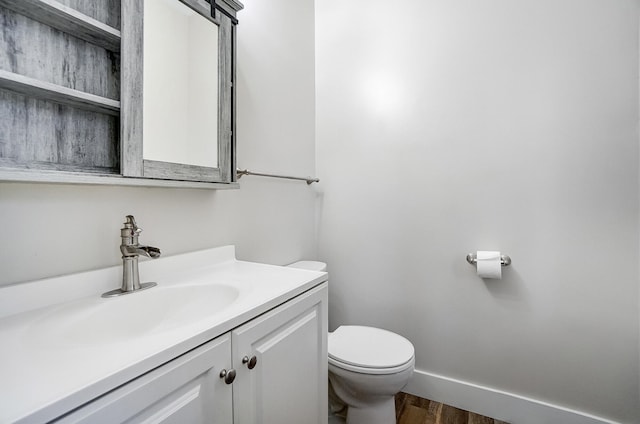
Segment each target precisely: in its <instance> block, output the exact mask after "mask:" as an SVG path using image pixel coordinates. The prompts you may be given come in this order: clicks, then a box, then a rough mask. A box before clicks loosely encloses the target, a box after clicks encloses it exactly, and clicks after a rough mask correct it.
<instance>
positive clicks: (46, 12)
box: [0, 0, 121, 52]
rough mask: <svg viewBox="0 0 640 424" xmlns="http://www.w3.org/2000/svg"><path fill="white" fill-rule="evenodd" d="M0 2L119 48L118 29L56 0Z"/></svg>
mask: <svg viewBox="0 0 640 424" xmlns="http://www.w3.org/2000/svg"><path fill="white" fill-rule="evenodd" d="M0 6H3V7H6V8H7V9H10V10H13V11H14V12H16V13H19V14H21V15H24V16H26V17H28V18H31V19H33V20H36V21H39V22H41V23H43V24H45V25H48V26H50V27H52V28H55V29H57V30H59V31H62V32H65V33H67V34H70V35H73V36H74V37H77V38H80V39H82V40H85V41H88V42H89V43H92V44H95V45H98V46H100V47H103V48H105V49H107V50H110V51H114V52H119V51H120V38H121V37H120V31H119V30H117V29H115V28H112V27H110V26H109V25H106V24H104V23H102V22H100V21H97V20H95V19H93V18H91V17H89V16H87V15H85V14H83V13H80V12H78V11H77V10H75V9H72V8H70V7H68V6H65V5H64V4H62V3H59V2H57V1H55V0H0Z"/></svg>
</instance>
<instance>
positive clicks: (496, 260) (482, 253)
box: [476, 250, 502, 280]
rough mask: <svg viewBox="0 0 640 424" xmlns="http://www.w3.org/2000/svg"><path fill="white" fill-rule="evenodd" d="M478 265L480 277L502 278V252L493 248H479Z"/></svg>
mask: <svg viewBox="0 0 640 424" xmlns="http://www.w3.org/2000/svg"><path fill="white" fill-rule="evenodd" d="M476 267H477V271H476V272H477V273H478V277H480V278H494V279H497V280H499V279H501V278H502V264H501V263H500V252H496V251H491V250H478V251H477V252H476Z"/></svg>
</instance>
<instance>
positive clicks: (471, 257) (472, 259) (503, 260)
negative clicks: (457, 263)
mask: <svg viewBox="0 0 640 424" xmlns="http://www.w3.org/2000/svg"><path fill="white" fill-rule="evenodd" d="M467 262H469V263H470V264H471V265H475V264H476V263H477V262H478V258H477V257H476V254H475V253H469V254H468V255H467ZM500 265H502V266H509V265H511V258H510V257H509V256H507V255H500Z"/></svg>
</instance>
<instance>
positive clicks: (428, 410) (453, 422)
mask: <svg viewBox="0 0 640 424" xmlns="http://www.w3.org/2000/svg"><path fill="white" fill-rule="evenodd" d="M396 415H397V417H396V418H397V420H398V424H508V423H505V422H504V421H498V420H494V419H493V418H489V417H484V416H482V415H478V414H475V413H473V412H468V411H463V410H462V409H458V408H454V407H453V406H449V405H445V404H442V403H439V402H434V401H431V400H427V399H423V398H420V397H417V396H413V395H410V394H407V393H398V394H397V395H396Z"/></svg>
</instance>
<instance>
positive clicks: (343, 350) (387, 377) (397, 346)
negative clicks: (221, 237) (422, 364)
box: [289, 261, 415, 424]
mask: <svg viewBox="0 0 640 424" xmlns="http://www.w3.org/2000/svg"><path fill="white" fill-rule="evenodd" d="M289 266H290V267H294V268H302V269H308V270H313V271H326V268H327V266H326V264H325V263H323V262H315V261H300V262H296V263H293V264H291V265H289ZM328 353H329V355H328V356H329V357H328V361H329V382H330V383H331V384H330V386H331V389H332V390H333V392H334V393H333V394H335V396H337V398H338V400H339V401H342V403H344V404H345V405H346V406H347V424H393V423H395V422H396V409H395V395H396V394H397V393H398V392H399V391H400V390H402V388H403V387H404V386H406V385H407V383H408V382H409V378H411V375H412V374H413V368H414V365H415V351H414V348H413V344H411V342H410V341H409V340H407V339H405V338H404V337H402V336H400V335H399V334H396V333H393V332H391V331H387V330H383V329H380V328H375V327H366V326H360V325H342V326H340V327H338V328H336V330H335V331H333V332H330V333H329V336H328Z"/></svg>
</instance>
